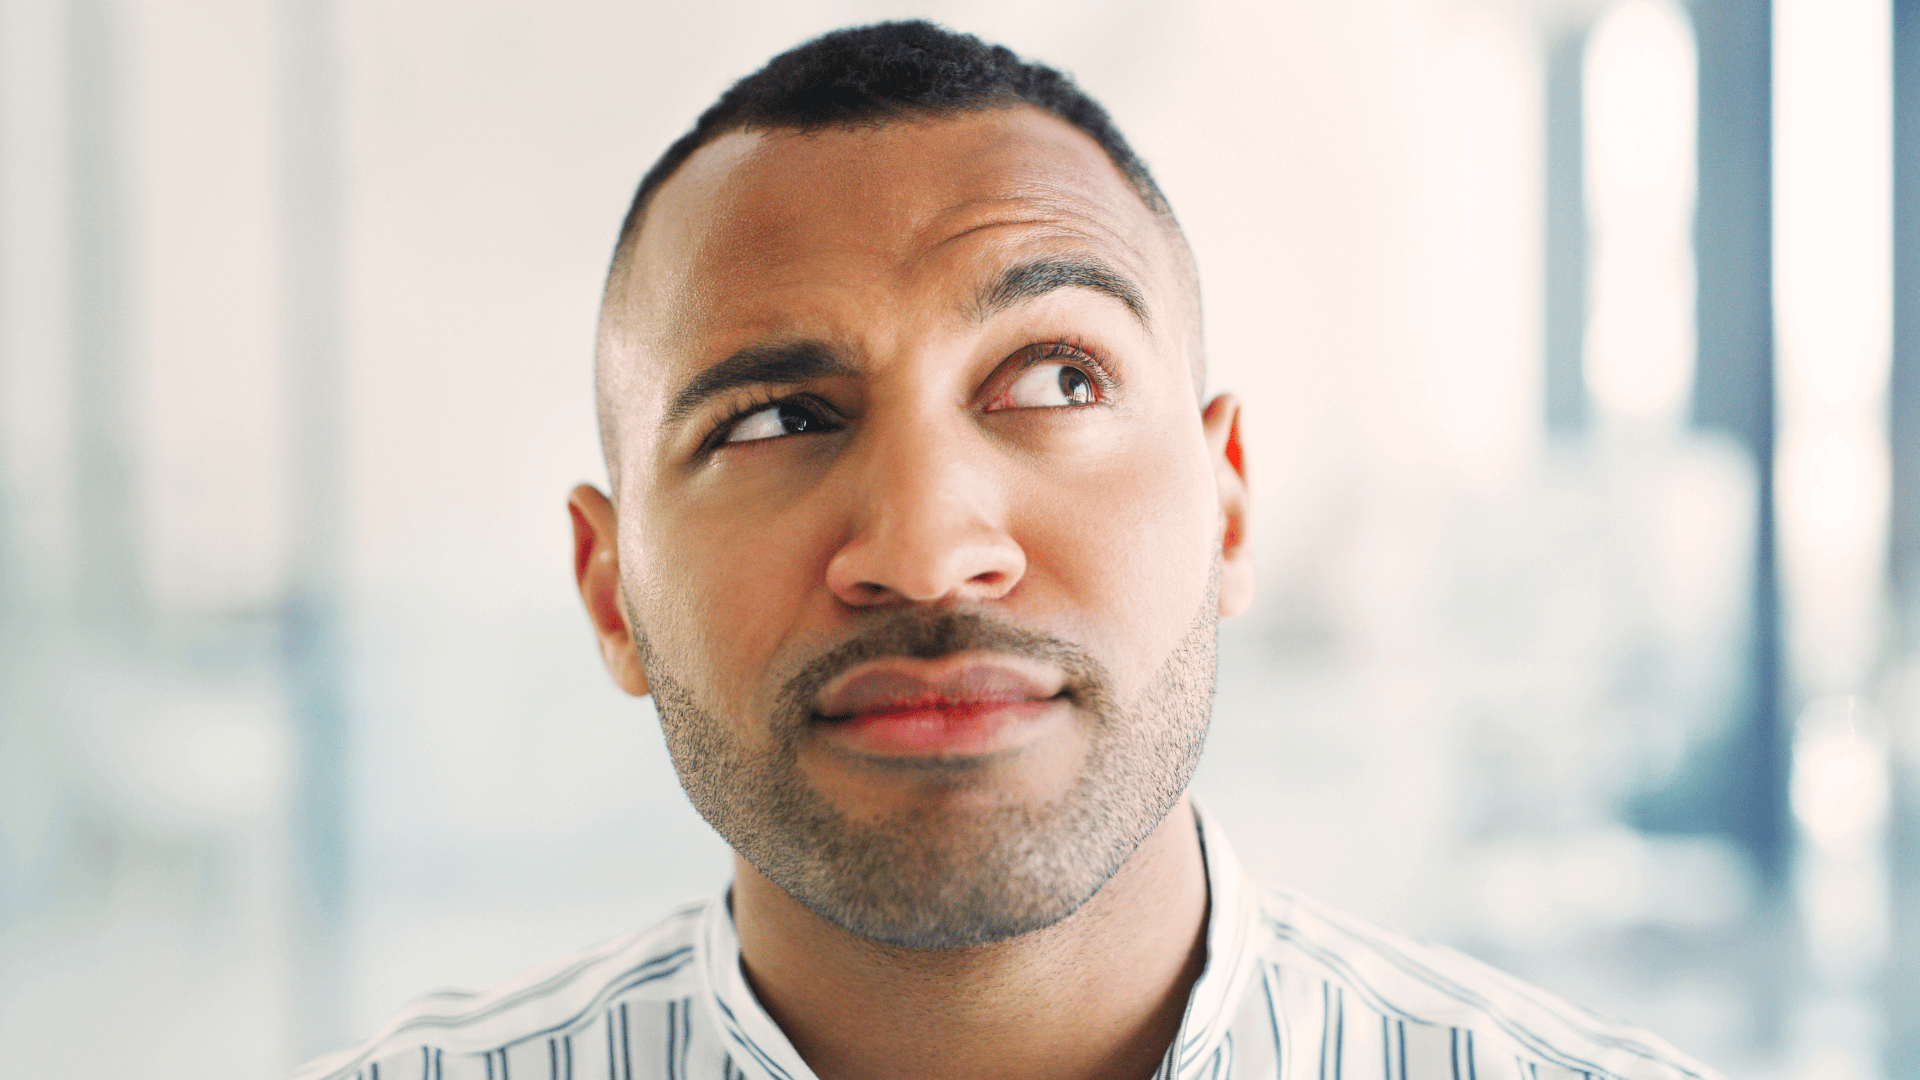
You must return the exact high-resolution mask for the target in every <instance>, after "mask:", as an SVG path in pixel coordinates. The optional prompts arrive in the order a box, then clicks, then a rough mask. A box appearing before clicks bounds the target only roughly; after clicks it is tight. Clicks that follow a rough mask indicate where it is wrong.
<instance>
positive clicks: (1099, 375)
mask: <svg viewBox="0 0 1920 1080" xmlns="http://www.w3.org/2000/svg"><path fill="white" fill-rule="evenodd" d="M1021 353H1025V354H1027V355H1026V357H1025V358H1024V359H1023V360H1022V361H1021V363H1020V367H1019V369H1018V370H1017V371H1015V372H1014V374H1015V375H1020V374H1022V373H1024V372H1026V371H1028V370H1030V369H1032V368H1035V367H1038V366H1039V365H1041V364H1044V363H1046V362H1047V361H1049V360H1060V359H1063V358H1064V359H1067V360H1072V361H1074V362H1075V363H1076V364H1077V365H1078V366H1079V367H1080V368H1082V369H1084V370H1085V371H1086V373H1087V377H1088V378H1090V379H1092V380H1093V384H1094V385H1095V386H1097V387H1099V388H1100V393H1101V394H1102V396H1104V395H1106V394H1107V393H1109V392H1111V391H1112V390H1113V387H1114V378H1113V373H1112V372H1110V371H1108V370H1107V365H1106V363H1105V362H1104V361H1102V360H1101V359H1100V357H1099V356H1097V355H1095V354H1094V353H1093V351H1092V350H1090V349H1088V348H1087V347H1086V346H1085V345H1083V344H1081V343H1080V342H1079V341H1077V340H1074V339H1071V338H1067V339H1062V340H1059V341H1047V342H1037V343H1035V344H1032V345H1029V346H1027V347H1026V348H1024V349H1022V350H1020V352H1017V353H1014V355H1015V356H1020V355H1021Z"/></svg>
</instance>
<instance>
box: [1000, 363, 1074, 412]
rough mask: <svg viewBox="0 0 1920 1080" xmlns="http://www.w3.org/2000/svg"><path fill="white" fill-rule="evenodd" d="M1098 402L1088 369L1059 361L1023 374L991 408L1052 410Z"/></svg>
mask: <svg viewBox="0 0 1920 1080" xmlns="http://www.w3.org/2000/svg"><path fill="white" fill-rule="evenodd" d="M1098 399H1099V391H1098V388H1097V386H1096V384H1095V383H1094V381H1093V376H1091V375H1089V374H1088V373H1087V371H1086V369H1085V368H1082V367H1080V366H1079V365H1077V364H1063V363H1059V362H1057V361H1055V362H1049V363H1041V364H1035V365H1033V366H1032V367H1030V368H1028V369H1027V370H1026V371H1024V372H1022V373H1021V375H1020V377H1019V378H1018V379H1015V380H1014V382H1013V385H1012V386H1009V387H1007V388H1006V389H1005V390H1003V391H1001V392H1000V396H999V397H997V398H994V399H993V402H992V404H990V405H988V406H987V409H988V410H989V411H991V410H995V409H1049V408H1058V407H1061V406H1065V405H1091V404H1093V403H1094V402H1095V401H1097V400H1098Z"/></svg>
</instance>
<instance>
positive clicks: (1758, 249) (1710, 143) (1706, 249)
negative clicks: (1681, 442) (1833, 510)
mask: <svg viewBox="0 0 1920 1080" xmlns="http://www.w3.org/2000/svg"><path fill="white" fill-rule="evenodd" d="M1692 14H1693V24H1694V34H1695V37H1696V40H1697V41H1698V47H1699V64H1700V69H1699V70H1700V122H1699V142H1700V161H1699V165H1700V170H1699V199H1698V210H1697V211H1696V213H1695V218H1694V248H1695V253H1696V258H1697V260H1698V267H1699V299H1698V306H1697V309H1696V312H1695V318H1696V320H1697V326H1698V333H1699V367H1698V369H1697V374H1696V378H1695V381H1694V399H1693V420H1694V423H1695V425H1696V426H1698V427H1701V428H1707V429H1712V430H1715V431H1719V432H1722V433H1724V434H1726V435H1728V436H1730V437H1732V438H1733V439H1735V440H1736V441H1738V442H1739V443H1740V444H1741V445H1742V446H1744V447H1746V449H1747V451H1748V453H1749V454H1751V455H1752V458H1753V464H1754V470H1755V476H1756V477H1757V478H1758V480H1759V485H1758V486H1759V491H1758V495H1759V505H1758V509H1759V513H1758V535H1757V536H1756V537H1755V543H1754V576H1753V629H1752V638H1751V641H1750V647H1749V660H1748V672H1749V679H1748V693H1747V699H1746V701H1745V702H1743V703H1742V707H1741V715H1740V716H1739V719H1738V730H1739V731H1740V732H1741V736H1740V737H1739V738H1737V739H1735V740H1733V742H1732V743H1731V746H1732V747H1735V748H1737V752H1735V753H1733V754H1730V755H1729V757H1730V760H1728V761H1727V762H1725V767H1726V769H1727V772H1726V774H1725V775H1726V779H1727V785H1728V786H1727V788H1726V798H1727V800H1728V805H1727V810H1728V813H1729V817H1728V819H1727V828H1728V830H1729V831H1730V832H1731V833H1733V834H1734V835H1735V836H1736V837H1737V838H1738V839H1739V840H1740V841H1741V842H1742V843H1744V844H1745V845H1746V847H1747V849H1748V850H1749V851H1750V852H1752V854H1753V857H1754V860H1755V863H1756V865H1757V867H1758V868H1759V870H1760V873H1761V875H1762V877H1763V879H1764V880H1765V882H1766V883H1767V884H1768V885H1769V886H1771V887H1773V888H1775V889H1778V888H1779V887H1780V886H1782V885H1783V884H1784V883H1785V881H1786V870H1787V863H1788V859H1787V855H1788V835H1789V834H1788V822H1787V800H1786V777H1787V751H1786V742H1785V732H1784V727H1783V724H1782V722H1781V715H1780V710H1781V682H1780V676H1781V633H1780V592H1779V582H1778V574H1777V569H1778V567H1777V556H1776V552H1775V548H1774V499H1773V450H1774V433H1773V421H1774V415H1773V414H1774V407H1773V406H1774V392H1773V390H1774V385H1773V383H1774V380H1773V251H1772V245H1773V229H1772V219H1773V137H1772V112H1773V110H1772V95H1773V70H1772V64H1773V43H1772V33H1773V25H1772V9H1771V6H1770V4H1769V2H1768V0H1697V2H1696V3H1694V4H1693V5H1692Z"/></svg>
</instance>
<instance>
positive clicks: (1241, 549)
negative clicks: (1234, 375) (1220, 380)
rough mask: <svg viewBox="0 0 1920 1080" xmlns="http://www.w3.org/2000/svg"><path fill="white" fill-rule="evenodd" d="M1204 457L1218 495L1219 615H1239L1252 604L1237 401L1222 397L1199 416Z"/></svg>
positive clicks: (1251, 573)
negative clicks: (1204, 450) (1209, 466)
mask: <svg viewBox="0 0 1920 1080" xmlns="http://www.w3.org/2000/svg"><path fill="white" fill-rule="evenodd" d="M1200 426H1201V428H1202V430H1204V431H1205V432H1206V437H1207V457H1208V459H1209V460H1211V461H1212V462H1213V478H1214V483H1215V485H1216V487H1218V489H1219V492H1220V516H1221V518H1222V519H1223V522H1222V526H1221V530H1220V614H1221V615H1222V616H1224V617H1231V616H1234V615H1238V614H1240V613H1241V612H1243V611H1245V610H1247V605H1249V604H1251V603H1253V550H1252V549H1251V548H1249V547H1248V546H1247V465H1246V459H1245V458H1244V457H1243V456H1242V455H1241V452H1240V402H1239V400H1238V399H1236V398H1235V397H1234V396H1233V395H1232V394H1221V395H1220V396H1219V397H1216V398H1214V399H1213V400H1212V401H1210V402H1208V403H1207V409H1206V412H1204V413H1202V414H1201V416H1200Z"/></svg>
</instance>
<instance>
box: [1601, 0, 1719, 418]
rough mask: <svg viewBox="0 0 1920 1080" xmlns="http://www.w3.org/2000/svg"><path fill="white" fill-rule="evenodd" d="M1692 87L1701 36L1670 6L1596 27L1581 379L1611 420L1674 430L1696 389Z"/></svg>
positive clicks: (1612, 12)
mask: <svg viewBox="0 0 1920 1080" xmlns="http://www.w3.org/2000/svg"><path fill="white" fill-rule="evenodd" d="M1694 85H1695V73H1694V46H1693V32H1692V30H1691V28H1690V27H1689V25H1688V23H1687V18H1686V15H1685V14H1684V13H1683V12H1682V11H1681V10H1680V8H1679V6H1678V5H1677V4H1675V3H1672V2H1671V0H1622V2H1621V3H1618V4H1615V5H1614V6H1613V7H1612V8H1610V9H1608V10H1607V12H1606V13H1605V14H1604V15H1602V16H1601V18H1600V20H1599V22H1598V23H1596V24H1595V26H1594V29H1593V33H1592V36H1591V37H1590V38H1589V39H1588V45H1587V56H1586V77H1585V88H1586V101H1585V112H1586V125H1585V130H1586V170H1587V172H1586V182H1587V208H1588V223H1589V226H1590V229H1591V234H1592V242H1593V249H1592V250H1593V256H1592V259H1593V264H1592V279H1591V280H1592V282H1593V285H1592V288H1593V293H1592V297H1591V301H1592V303H1591V312H1592V314H1591V316H1590V319H1589V322H1588V324H1587V338H1586V348H1585V374H1586V381H1587V387H1588V389H1589V390H1590V391H1591V392H1592V394H1593V397H1594V400H1595V402H1596V403H1597V404H1598V405H1599V406H1600V408H1601V410H1602V412H1603V413H1606V414H1612V415H1617V416H1626V417H1634V418H1643V419H1664V420H1668V421H1674V422H1677V421H1678V420H1679V419H1680V418H1681V417H1682V416H1683V415H1684V412H1685V405H1686V400H1687V394H1688V391H1689V390H1690V389H1691V388H1692V384H1693V339H1694V328H1693V298H1694V269H1693V241H1692V224H1693V199H1694V114H1695V89H1694Z"/></svg>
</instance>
